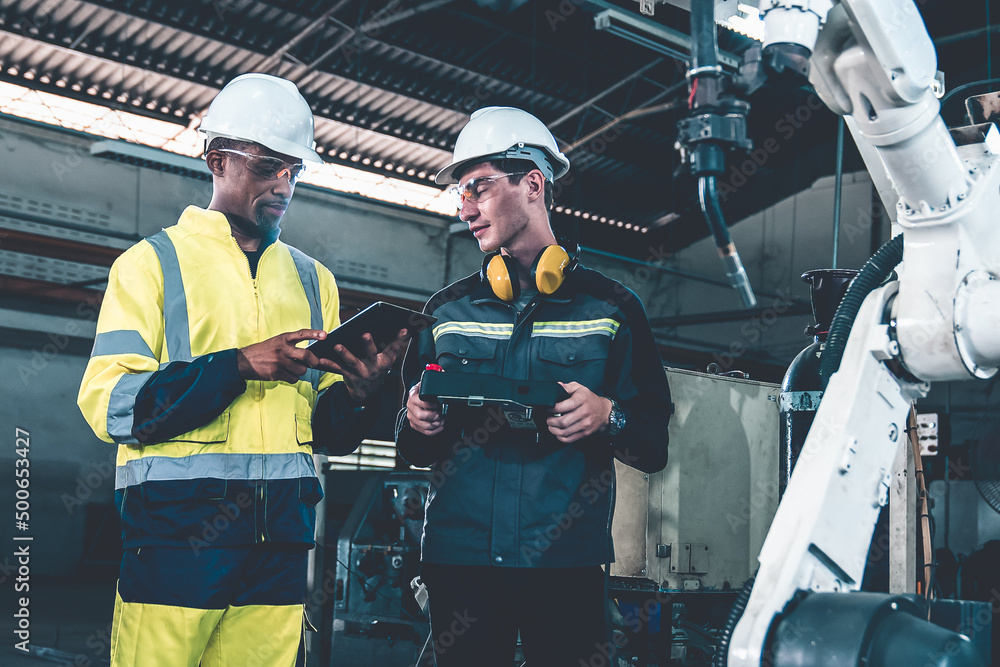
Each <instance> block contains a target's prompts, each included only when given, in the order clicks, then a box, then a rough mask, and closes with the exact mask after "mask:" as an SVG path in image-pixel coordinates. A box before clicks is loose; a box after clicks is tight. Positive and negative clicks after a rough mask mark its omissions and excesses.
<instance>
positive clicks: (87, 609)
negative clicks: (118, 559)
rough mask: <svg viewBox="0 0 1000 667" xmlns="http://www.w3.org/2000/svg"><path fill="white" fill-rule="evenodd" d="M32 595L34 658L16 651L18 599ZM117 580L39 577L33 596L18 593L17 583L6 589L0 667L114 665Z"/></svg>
mask: <svg viewBox="0 0 1000 667" xmlns="http://www.w3.org/2000/svg"><path fill="white" fill-rule="evenodd" d="M23 595H28V596H30V597H29V598H28V601H29V604H28V610H29V622H30V627H29V630H30V633H31V636H30V640H29V641H30V648H31V652H30V653H25V652H23V651H20V650H18V649H17V648H15V646H14V645H15V644H16V643H18V642H20V641H21V640H20V639H19V638H18V637H17V636H16V635H15V634H14V630H15V629H16V626H15V625H14V621H16V620H17V619H15V618H13V614H14V613H15V612H17V610H18V609H20V605H19V604H18V598H19V597H21V596H23ZM114 604H115V580H114V579H113V578H107V577H100V578H97V579H90V580H87V581H84V580H82V579H81V578H79V577H73V578H70V577H40V576H39V577H35V576H33V577H32V578H31V581H30V590H29V591H28V592H27V593H24V592H20V593H18V592H15V591H14V585H12V582H10V581H8V582H5V583H4V585H3V586H0V618H2V619H3V621H2V624H0V636H2V637H3V640H2V643H0V665H3V667H44V666H45V665H60V664H61V665H73V667H101V666H103V665H107V664H108V656H109V653H110V648H109V647H110V637H111V616H112V612H113V609H114Z"/></svg>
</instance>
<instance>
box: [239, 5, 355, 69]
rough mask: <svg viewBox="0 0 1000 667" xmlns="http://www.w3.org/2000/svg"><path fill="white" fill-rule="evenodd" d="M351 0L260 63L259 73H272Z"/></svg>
mask: <svg viewBox="0 0 1000 667" xmlns="http://www.w3.org/2000/svg"><path fill="white" fill-rule="evenodd" d="M350 1H351V0H340V1H339V2H337V3H336V4H335V5H334V6H333V7H330V8H329V9H328V10H326V11H325V12H323V13H322V14H321V15H320V16H319V17H317V18H316V19H315V20H313V22H312V23H310V24H309V25H307V26H306V27H305V28H304V29H303V30H301V31H299V33H298V34H296V35H295V36H294V37H292V38H291V39H290V40H288V41H287V42H285V44H284V45H283V46H282V47H281V48H279V49H278V50H277V51H275V52H274V53H272V54H271V55H269V56H267V57H266V58H264V59H263V60H261V61H260V62H258V63H257V64H256V65H255V66H254V69H255V70H256V71H258V72H265V73H266V72H270V71H271V69H272V68H273V67H274V66H275V65H277V64H278V63H280V62H281V59H282V58H283V57H284V56H285V55H286V54H287V53H289V52H290V51H291V50H292V49H294V48H295V47H296V46H298V45H299V44H301V43H302V41H303V40H305V39H306V38H307V37H309V36H310V35H312V34H313V33H314V32H316V31H317V30H319V29H320V28H323V27H325V26H326V23H327V21H329V20H330V19H331V18H332V17H333V15H334V14H336V13H337V12H339V11H340V10H341V9H342V8H343V7H344V5H346V4H347V3H349V2H350Z"/></svg>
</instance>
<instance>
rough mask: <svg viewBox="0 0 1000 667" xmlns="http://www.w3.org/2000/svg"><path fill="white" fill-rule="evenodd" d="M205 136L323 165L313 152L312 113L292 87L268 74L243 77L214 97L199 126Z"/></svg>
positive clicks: (209, 138) (317, 155)
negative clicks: (241, 143)
mask: <svg viewBox="0 0 1000 667" xmlns="http://www.w3.org/2000/svg"><path fill="white" fill-rule="evenodd" d="M198 131H199V132H204V133H205V134H206V135H207V138H206V145H207V144H210V143H212V139H215V138H216V137H226V138H228V139H237V140H239V141H252V142H254V143H258V144H260V145H262V146H266V147H267V148H270V149H271V150H272V151H276V152H278V153H284V154H285V155H291V156H294V157H297V158H299V159H300V160H304V161H307V162H318V163H320V164H322V162H323V158H321V157H320V156H319V153H317V152H316V151H315V150H314V149H315V148H316V142H315V141H313V114H312V110H311V109H310V108H309V104H308V103H307V102H306V100H305V98H304V97H302V95H301V94H299V89H298V88H296V87H295V84H294V83H292V82H291V81H288V80H287V79H281V78H278V77H276V76H271V75H269V74H257V73H254V74H242V75H240V76H238V77H236V78H235V79H233V80H232V81H230V82H229V83H227V84H226V87H225V88H223V89H222V91H221V92H220V93H219V94H218V95H216V96H215V99H214V100H212V104H211V105H210V106H209V107H208V114H207V115H206V116H205V119H204V120H202V121H201V125H200V126H199V127H198Z"/></svg>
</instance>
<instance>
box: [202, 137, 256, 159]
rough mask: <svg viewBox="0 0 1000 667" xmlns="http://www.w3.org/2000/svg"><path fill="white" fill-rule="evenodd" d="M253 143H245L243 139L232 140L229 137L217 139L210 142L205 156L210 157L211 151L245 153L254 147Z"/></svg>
mask: <svg viewBox="0 0 1000 667" xmlns="http://www.w3.org/2000/svg"><path fill="white" fill-rule="evenodd" d="M253 145H254V143H253V142H252V141H243V140H242V139H230V138H229V137H215V138H214V139H212V141H210V142H209V144H208V148H207V149H205V155H208V152H209V151H221V150H224V149H229V150H234V151H245V150H246V149H248V148H250V147H251V146H253Z"/></svg>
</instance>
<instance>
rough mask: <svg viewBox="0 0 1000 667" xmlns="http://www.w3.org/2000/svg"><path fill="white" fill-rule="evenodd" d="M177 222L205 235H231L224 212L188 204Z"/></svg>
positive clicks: (231, 231)
mask: <svg viewBox="0 0 1000 667" xmlns="http://www.w3.org/2000/svg"><path fill="white" fill-rule="evenodd" d="M177 224H178V225H180V226H181V227H185V228H187V229H189V230H190V231H192V232H194V233H196V234H204V235H205V236H232V235H233V230H232V228H231V227H230V226H229V220H227V219H226V216H225V214H223V213H220V212H219V211H210V210H208V209H205V208H198V207H197V206H188V207H187V208H186V209H184V212H183V213H181V217H180V219H179V220H178V221H177Z"/></svg>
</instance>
